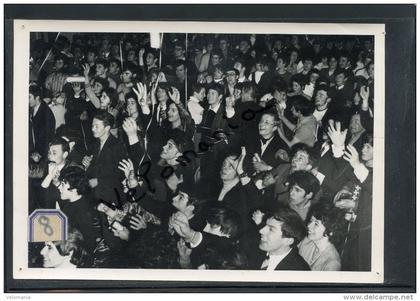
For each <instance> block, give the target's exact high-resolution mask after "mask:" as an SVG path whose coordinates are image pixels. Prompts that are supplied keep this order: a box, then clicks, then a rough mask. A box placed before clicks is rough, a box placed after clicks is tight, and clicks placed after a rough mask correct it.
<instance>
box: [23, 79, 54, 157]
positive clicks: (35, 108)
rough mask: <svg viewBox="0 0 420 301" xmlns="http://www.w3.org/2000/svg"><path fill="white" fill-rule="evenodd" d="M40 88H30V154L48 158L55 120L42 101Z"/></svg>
mask: <svg viewBox="0 0 420 301" xmlns="http://www.w3.org/2000/svg"><path fill="white" fill-rule="evenodd" d="M41 94H42V91H41V89H40V88H39V87H38V86H30V87H29V110H30V115H29V116H30V118H29V153H30V154H31V156H33V155H34V154H38V155H40V156H41V158H46V156H47V153H48V143H50V141H51V140H52V138H53V136H54V133H55V118H54V115H53V113H52V112H51V110H50V108H49V107H48V105H47V104H46V103H45V102H43V101H42V99H41V97H42V95H41Z"/></svg>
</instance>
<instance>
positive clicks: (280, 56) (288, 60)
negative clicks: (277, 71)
mask: <svg viewBox="0 0 420 301" xmlns="http://www.w3.org/2000/svg"><path fill="white" fill-rule="evenodd" d="M279 59H281V60H282V61H283V63H284V64H285V65H286V66H287V65H289V63H290V56H287V55H285V54H283V53H280V54H279V56H278V58H277V60H279ZM276 63H277V62H276Z"/></svg>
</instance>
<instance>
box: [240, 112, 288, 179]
mask: <svg viewBox="0 0 420 301" xmlns="http://www.w3.org/2000/svg"><path fill="white" fill-rule="evenodd" d="M277 125H278V118H277V117H276V115H275V114H274V113H265V114H263V115H262V117H261V119H260V121H259V123H258V133H259V135H258V138H257V139H256V141H255V140H254V141H252V143H248V145H247V146H246V152H247V157H246V158H245V164H246V165H248V166H247V167H246V170H247V172H248V173H250V174H252V173H254V172H256V173H260V172H263V171H268V170H271V169H273V168H276V167H277V166H278V165H279V164H281V163H286V162H287V160H288V154H287V151H286V150H287V149H288V146H287V145H286V144H285V143H284V142H283V141H282V140H281V139H280V137H279V135H278V134H277Z"/></svg>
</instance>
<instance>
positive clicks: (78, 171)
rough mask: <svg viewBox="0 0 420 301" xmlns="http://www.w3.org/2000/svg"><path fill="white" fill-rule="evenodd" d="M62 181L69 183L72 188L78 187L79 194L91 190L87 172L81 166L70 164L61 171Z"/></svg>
mask: <svg viewBox="0 0 420 301" xmlns="http://www.w3.org/2000/svg"><path fill="white" fill-rule="evenodd" d="M59 180H60V181H63V182H66V183H68V184H69V188H70V189H76V190H77V193H78V194H79V195H85V194H86V193H87V192H89V183H88V179H87V176H86V172H85V171H84V169H83V168H81V167H79V166H68V167H65V168H64V169H63V170H62V171H61V172H60V177H59Z"/></svg>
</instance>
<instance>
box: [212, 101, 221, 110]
mask: <svg viewBox="0 0 420 301" xmlns="http://www.w3.org/2000/svg"><path fill="white" fill-rule="evenodd" d="M219 108H220V102H219V104H218V105H217V106H215V107H214V108H211V107H210V110H212V111H213V112H214V113H217V111H218V110H219Z"/></svg>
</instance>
